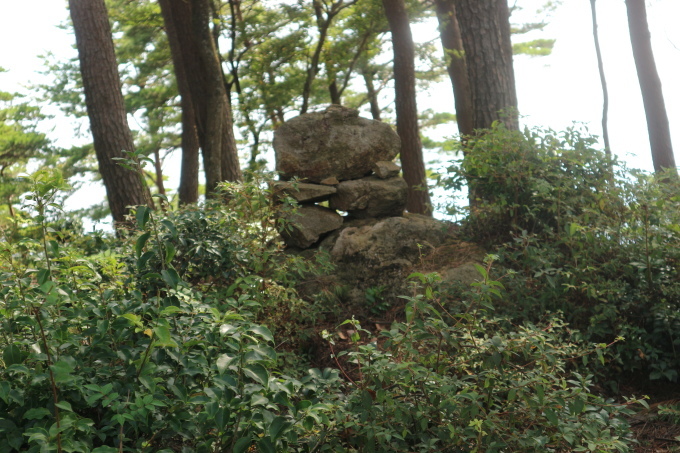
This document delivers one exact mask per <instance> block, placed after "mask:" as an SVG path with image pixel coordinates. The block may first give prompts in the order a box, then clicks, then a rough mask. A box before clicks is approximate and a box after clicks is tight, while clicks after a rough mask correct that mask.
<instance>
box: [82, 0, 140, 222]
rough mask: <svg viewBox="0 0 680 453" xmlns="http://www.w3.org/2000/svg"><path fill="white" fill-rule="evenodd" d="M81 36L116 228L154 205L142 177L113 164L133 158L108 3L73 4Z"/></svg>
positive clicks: (86, 87)
mask: <svg viewBox="0 0 680 453" xmlns="http://www.w3.org/2000/svg"><path fill="white" fill-rule="evenodd" d="M69 8H70V12H71V20H72V21H73V29H74V31H75V35H76V44H77V46H78V58H79V60H80V72H81V74H82V77H83V88H84V91H85V103H86V105H87V114H88V117H89V119H90V129H91V131H92V137H93V141H94V149H95V152H96V155H97V162H98V163H99V172H100V173H101V175H102V179H103V181H104V186H105V187H106V195H107V198H108V202H109V208H110V209H111V214H112V216H113V220H114V224H115V225H119V226H122V225H124V224H125V223H126V219H125V217H126V215H127V213H128V208H129V207H130V206H140V205H151V204H152V203H151V197H150V194H149V189H148V187H146V185H145V184H144V182H143V179H142V176H141V175H140V174H138V173H137V172H134V171H131V170H128V169H125V168H123V167H122V166H120V165H119V164H118V163H117V162H116V161H115V160H114V159H116V158H125V157H127V156H126V155H125V154H124V151H128V152H134V151H135V146H134V143H133V140H132V133H131V132H130V127H129V125H128V122H127V114H126V112H125V103H124V101H123V95H122V92H121V83H120V76H119V74H118V63H117V61H116V55H115V51H114V47H113V41H112V37H111V25H110V24H109V18H108V12H107V10H106V5H105V4H104V0H89V1H79V0H69Z"/></svg>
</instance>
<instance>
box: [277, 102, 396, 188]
mask: <svg viewBox="0 0 680 453" xmlns="http://www.w3.org/2000/svg"><path fill="white" fill-rule="evenodd" d="M273 146H274V151H275V153H276V170H277V171H278V172H279V174H280V176H281V179H283V180H289V179H291V178H293V177H298V178H300V179H302V180H305V181H306V182H312V183H318V182H321V181H323V180H327V179H328V178H336V179H337V180H338V181H344V180H348V179H358V178H362V177H364V176H367V175H369V174H370V173H371V171H372V170H373V165H374V164H375V163H376V162H379V161H391V160H392V159H394V158H395V157H396V155H397V154H398V153H399V150H400V147H401V142H400V140H399V136H398V135H397V133H396V132H395V131H394V130H392V128H391V127H390V126H389V125H388V124H385V123H381V122H380V121H375V120H369V119H366V118H360V117H359V113H358V111H357V110H355V109H348V108H345V107H341V106H338V105H332V106H330V107H328V108H327V109H326V110H325V111H323V112H318V113H307V114H304V115H300V116H298V117H296V118H293V119H291V120H289V121H287V122H285V123H284V124H283V125H281V127H279V128H278V129H277V130H276V132H274V141H273Z"/></svg>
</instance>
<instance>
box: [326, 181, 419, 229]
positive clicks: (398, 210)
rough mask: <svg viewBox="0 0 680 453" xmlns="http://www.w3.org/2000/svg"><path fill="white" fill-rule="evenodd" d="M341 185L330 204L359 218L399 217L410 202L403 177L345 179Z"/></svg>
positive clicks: (333, 207)
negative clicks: (407, 200) (408, 201)
mask: <svg viewBox="0 0 680 453" xmlns="http://www.w3.org/2000/svg"><path fill="white" fill-rule="evenodd" d="M337 189H338V191H337V193H336V194H335V195H332V196H331V198H330V202H329V206H330V207H331V208H332V209H337V210H339V211H346V212H347V213H348V214H349V215H350V216H351V217H354V218H357V219H365V218H379V217H392V216H396V217H398V216H401V215H402V214H403V212H404V207H405V206H406V195H407V190H408V186H407V184H406V181H404V180H403V179H402V178H400V177H394V178H390V179H379V178H376V177H375V176H369V177H367V178H362V179H355V180H352V181H343V182H341V183H340V184H339V185H338V187H337Z"/></svg>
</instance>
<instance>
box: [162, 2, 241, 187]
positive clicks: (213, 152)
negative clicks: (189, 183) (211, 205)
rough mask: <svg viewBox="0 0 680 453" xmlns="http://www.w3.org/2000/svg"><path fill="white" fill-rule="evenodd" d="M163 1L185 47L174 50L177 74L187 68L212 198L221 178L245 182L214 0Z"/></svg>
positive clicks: (166, 14) (204, 165)
mask: <svg viewBox="0 0 680 453" xmlns="http://www.w3.org/2000/svg"><path fill="white" fill-rule="evenodd" d="M160 5H161V11H162V12H163V18H164V20H165V21H166V31H170V30H171V29H172V26H174V29H175V31H176V32H177V40H176V44H178V47H179V50H178V51H173V52H172V56H173V63H174V65H175V72H176V73H178V74H179V73H180V72H181V70H178V69H177V68H178V67H181V68H183V70H184V74H185V75H186V80H187V85H188V88H189V96H188V97H189V98H190V100H191V103H192V105H193V111H194V114H193V117H194V118H195V126H196V131H197V133H198V134H197V135H198V141H199V144H200V147H201V151H202V155H203V170H204V172H205V180H206V196H207V197H211V196H213V194H214V191H215V189H216V186H217V184H218V183H220V182H221V181H225V180H226V181H237V180H240V179H241V169H240V165H239V160H238V151H237V148H236V139H235V137H234V126H233V122H232V113H231V105H230V102H229V99H228V93H227V91H226V88H225V85H224V76H223V73H222V68H221V65H220V59H219V56H218V54H217V49H216V47H215V40H214V37H213V35H212V33H211V31H210V23H211V20H212V11H211V8H210V3H209V0H192V1H191V2H188V1H185V0H161V1H160ZM169 22H171V23H172V26H171V25H169ZM170 33H172V32H170ZM168 38H169V41H170V44H171V46H172V43H173V41H172V40H171V39H170V36H169V37H168ZM180 89H181V87H180ZM187 117H188V119H187V121H190V120H189V118H190V117H191V115H190V112H187ZM189 126H190V124H189ZM188 139H190V137H188ZM187 159H189V157H188V158H187Z"/></svg>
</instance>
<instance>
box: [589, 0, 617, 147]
mask: <svg viewBox="0 0 680 453" xmlns="http://www.w3.org/2000/svg"><path fill="white" fill-rule="evenodd" d="M595 2H596V0H590V14H591V16H592V19H593V41H594V43H595V54H596V55H597V69H598V71H599V73H600V85H602V139H603V140H604V151H605V153H607V156H611V154H612V151H611V147H610V146H609V127H608V126H607V116H608V113H609V91H608V90H607V79H606V78H605V76H604V63H603V61H602V50H601V49H600V37H599V36H598V33H597V6H596V5H595Z"/></svg>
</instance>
